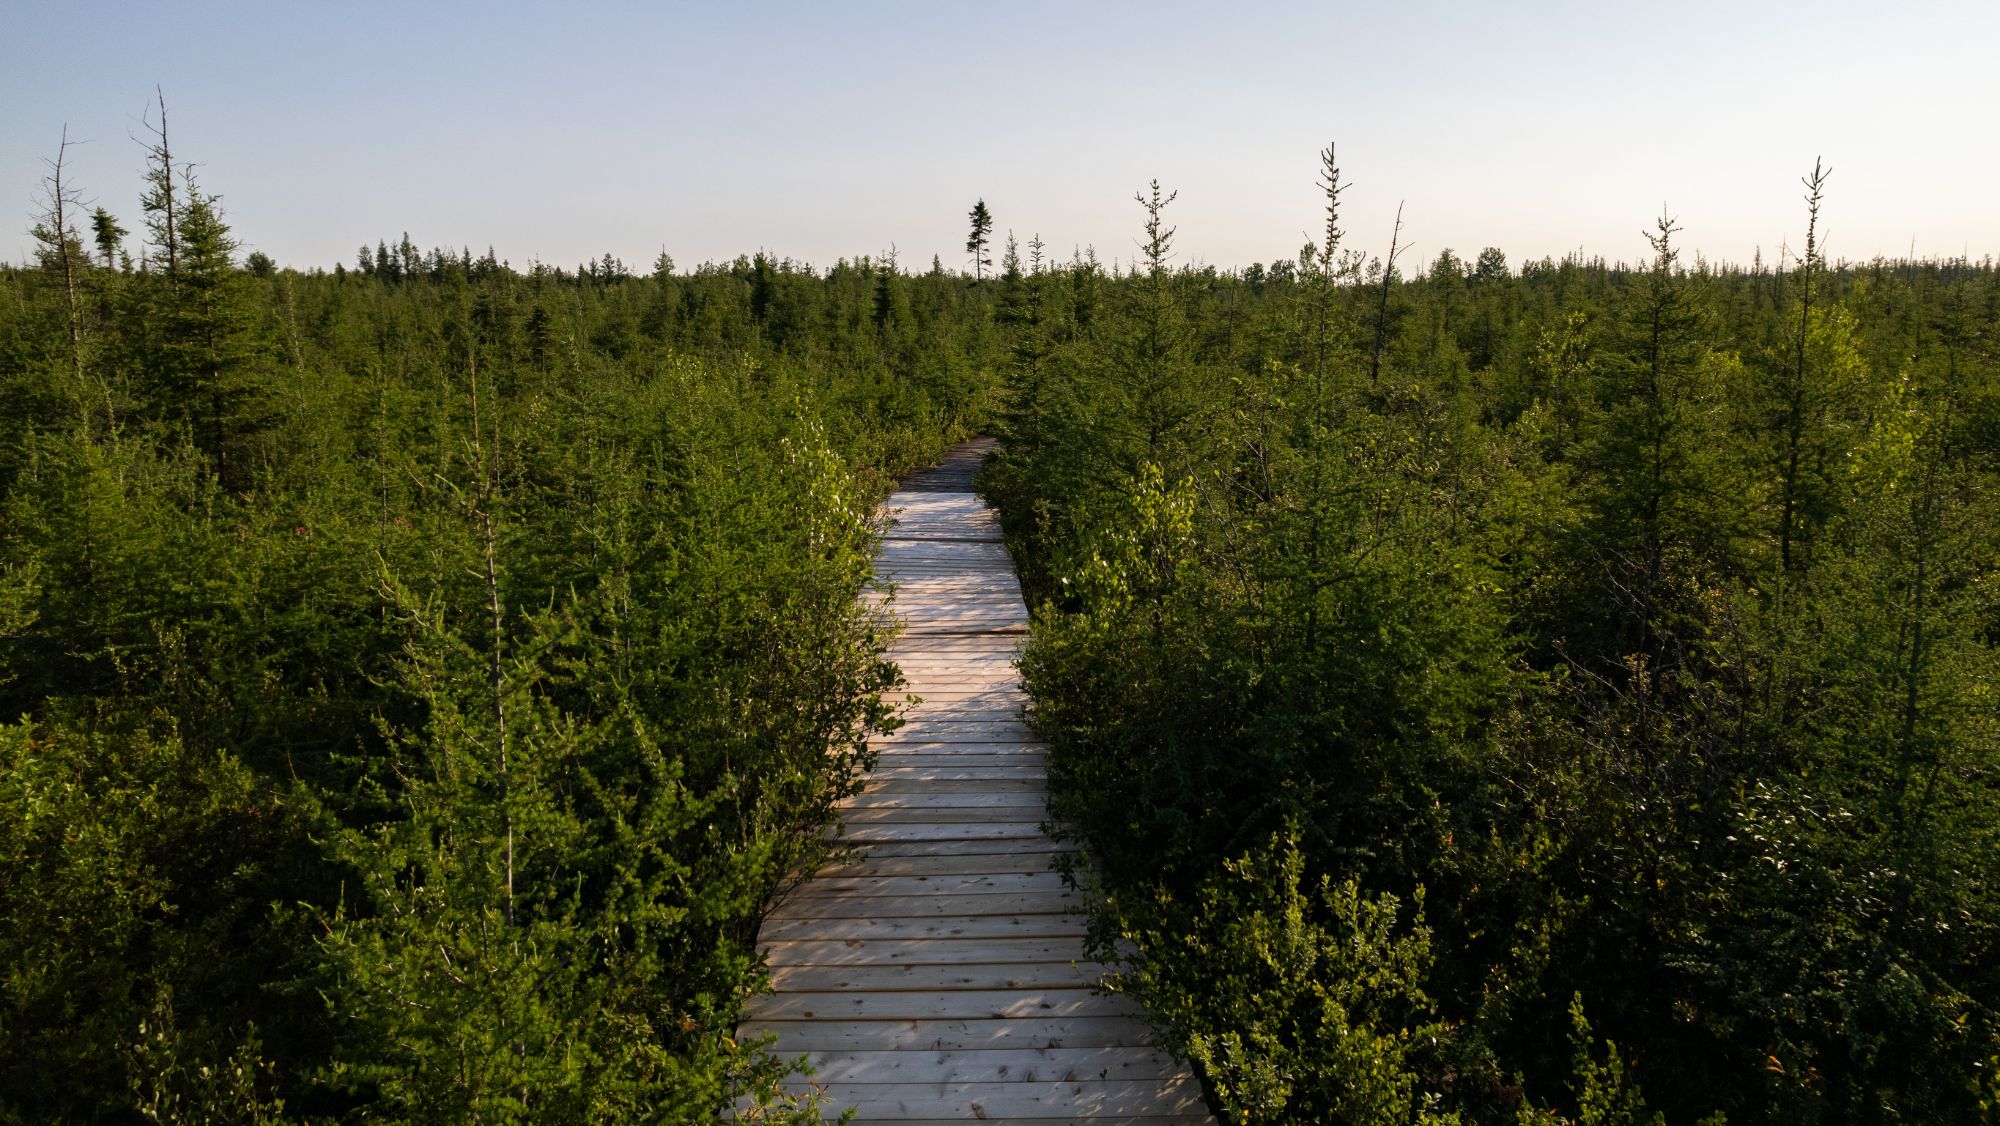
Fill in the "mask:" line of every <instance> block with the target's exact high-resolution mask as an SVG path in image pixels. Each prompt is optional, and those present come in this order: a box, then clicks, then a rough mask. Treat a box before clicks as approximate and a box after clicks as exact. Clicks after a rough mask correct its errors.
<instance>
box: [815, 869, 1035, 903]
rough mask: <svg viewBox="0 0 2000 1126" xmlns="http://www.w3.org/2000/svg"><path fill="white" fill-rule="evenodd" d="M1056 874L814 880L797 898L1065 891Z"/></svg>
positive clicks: (961, 874) (851, 877) (880, 876)
mask: <svg viewBox="0 0 2000 1126" xmlns="http://www.w3.org/2000/svg"><path fill="white" fill-rule="evenodd" d="M1063 890H1064V889H1063V884H1062V877H1060V876H1058V875H1056V874H1055V873H1054V872H1035V873H1007V872H983V873H954V874H944V873H938V874H930V873H926V874H921V875H904V876H889V875H860V876H828V875H826V874H824V873H821V874H819V875H816V876H814V877H813V878H812V879H810V880H807V881H806V882H805V883H803V884H800V885H799V886H798V887H797V888H796V889H794V890H793V892H792V895H793V896H794V897H801V896H802V897H807V898H817V897H822V896H831V895H838V896H863V895H947V894H949V895H958V894H965V893H972V892H982V893H983V892H996V891H1006V892H1030V891H1054V892H1061V891H1063Z"/></svg>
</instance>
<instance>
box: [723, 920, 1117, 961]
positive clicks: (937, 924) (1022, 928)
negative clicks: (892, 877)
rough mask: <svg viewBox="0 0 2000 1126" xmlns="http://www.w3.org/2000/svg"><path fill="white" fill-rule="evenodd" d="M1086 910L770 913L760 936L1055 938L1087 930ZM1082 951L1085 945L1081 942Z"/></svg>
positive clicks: (821, 938) (761, 938) (770, 939)
mask: <svg viewBox="0 0 2000 1126" xmlns="http://www.w3.org/2000/svg"><path fill="white" fill-rule="evenodd" d="M1083 929H1084V919H1083V916H1082V915H945V916H940V917H937V918H930V919H925V918H908V917H898V918H878V917H870V918H860V919H827V918H808V919H798V918H792V919H777V918H766V919H765V920H764V926H763V928H762V929H761V930H759V931H758V932H757V938H758V941H760V942H785V941H797V940H812V941H822V942H824V941H841V940H845V939H850V938H851V939H862V940H866V939H871V938H920V939H941V938H1053V937H1058V936H1067V937H1071V938H1074V939H1080V938H1081V937H1082V935H1083ZM1077 949H1078V956H1079V957H1081V956H1082V947H1081V946H1080V945H1079V946H1078V948H1077Z"/></svg>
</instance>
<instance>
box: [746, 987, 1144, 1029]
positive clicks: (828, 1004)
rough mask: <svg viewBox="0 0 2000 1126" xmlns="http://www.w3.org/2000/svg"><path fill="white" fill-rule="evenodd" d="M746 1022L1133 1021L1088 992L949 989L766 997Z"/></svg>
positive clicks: (1129, 1012) (753, 1003)
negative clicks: (1059, 1019)
mask: <svg viewBox="0 0 2000 1126" xmlns="http://www.w3.org/2000/svg"><path fill="white" fill-rule="evenodd" d="M743 1012H744V1015H745V1017H747V1018H748V1019H750V1020H830V1021H850V1020H974V1019H979V1020H984V1019H993V1020H1008V1019H1019V1018H1029V1017H1031V1018H1035V1019H1038V1020H1050V1019H1053V1018H1057V1017H1108V1016H1136V1015H1138V1013H1139V1006H1138V1005H1136V1004H1134V1003H1133V1002H1132V1001H1131V1000H1130V999H1129V998H1126V997H1121V996H1116V995H1112V994H1105V993H1098V992H1096V991H1094V990H1090V989H951V990H929V991H925V990H915V991H912V992H908V993H897V992H884V993H803V992H800V993H767V994H765V995H763V996H761V997H753V998H751V999H750V1003H749V1004H748V1005H746V1006H745V1007H744V1010H743Z"/></svg>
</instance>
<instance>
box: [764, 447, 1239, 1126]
mask: <svg viewBox="0 0 2000 1126" xmlns="http://www.w3.org/2000/svg"><path fill="white" fill-rule="evenodd" d="M989 448H991V443H990V442H982V443H967V444H966V445H963V446H960V447H958V448H956V449H955V450H953V451H952V452H951V454H950V455H948V456H947V458H946V459H945V462H944V464H943V465H941V466H939V467H938V468H937V469H934V470H931V471H929V472H928V473H924V474H919V475H918V476H916V477H914V478H912V479H910V480H909V481H907V482H905V484H904V487H903V488H902V489H901V490H899V491H898V492H897V493H896V494H895V495H893V496H891V497H890V498H889V500H888V502H887V508H888V512H889V515H890V516H891V517H892V518H893V520H894V524H893V525H892V527H891V528H890V530H889V533H888V535H887V537H886V539H885V540H884V542H883V544H882V548H881V551H880V554H879V555H878V557H877V560H876V575H877V579H876V581H877V583H878V584H885V585H886V584H893V596H889V595H887V594H886V593H885V592H884V591H877V592H875V593H873V594H872V595H871V597H875V598H883V599H885V600H887V601H888V603H889V605H890V607H891V608H892V609H893V610H895V611H896V612H897V614H898V616H899V617H901V618H902V619H903V621H904V623H905V625H904V632H903V634H902V636H901V638H900V639H899V640H898V642H897V644H896V646H895V648H894V649H893V650H892V651H891V654H890V655H891V657H892V658H893V659H894V660H895V661H896V662H897V663H898V664H900V665H901V666H902V668H903V671H904V675H906V676H907V677H908V678H909V681H910V684H909V691H910V692H911V693H912V694H914V695H916V696H919V697H920V698H921V702H920V703H919V704H917V705H916V706H915V707H914V708H912V709H910V711H909V712H908V713H907V719H908V722H907V723H906V724H905V725H904V726H903V727H902V728H901V729H900V730H898V731H897V732H896V733H895V734H894V735H893V736H890V737H889V738H888V739H886V740H884V741H883V742H882V743H881V744H880V746H879V749H880V751H881V761H880V762H879V764H878V765H877V767H876V769H875V772H874V773H873V774H872V775H870V777H869V780H868V784H867V787H866V789H865V790H864V791H863V792H862V793H860V794H858V795H856V796H855V797H853V798H851V799H849V800H848V801H847V802H846V803H845V805H844V806H843V807H842V820H843V822H844V824H843V825H842V826H841V827H839V828H838V829H836V830H833V832H835V833H837V834H838V835H840V836H841V837H842V838H843V839H844V840H845V841H847V842H849V843H851V844H852V845H853V846H854V847H853V850H852V851H851V853H850V854H848V855H847V856H845V857H844V858H841V859H837V860H835V861H834V862H833V863H832V864H830V865H828V866H827V867H825V868H823V869H821V870H820V871H819V872H818V873H816V874H815V875H814V876H813V877H812V878H811V879H809V880H806V881H805V882H804V883H802V884H801V885H800V886H799V887H798V888H797V890H796V891H794V892H793V893H792V894H791V895H790V896H788V897H787V898H786V899H785V900H784V901H783V902H781V903H779V904H778V905H777V906H776V907H775V908H774V909H773V910H772V912H771V914H770V915H769V916H768V917H767V918H766V920H765V922H764V927H763V931H762V935H761V941H762V944H763V949H764V952H765V955H766V956H767V958H768V959H769V962H770V965H771V967H772V975H773V978H774V981H775V984H776V987H777V992H776V993H775V994H773V995H771V996H767V997H759V998H756V999H755V1000H754V1001H752V1002H751V1004H750V1005H749V1007H748V1008H747V1009H746V1010H745V1013H744V1020H743V1025H742V1032H743V1033H744V1034H745V1035H756V1034H761V1033H767V1032H775V1033H776V1034H777V1048H776V1050H777V1051H778V1053H779V1054H780V1055H799V1054H806V1055H809V1056H810V1058H811V1061H812V1064H813V1066H814V1067H815V1069H816V1070H817V1075H816V1076H815V1081H816V1082H818V1083H821V1084H823V1085H824V1086H825V1088H826V1093H827V1096H828V1107H829V1109H830V1110H832V1111H838V1110H841V1109H844V1108H846V1107H850V1106H851V1107H855V1108H857V1109H858V1111H859V1113H858V1114H857V1115H856V1120H857V1121H861V1122H901V1123H904V1124H906V1126H909V1124H921V1123H942V1122H972V1121H987V1122H1022V1123H1035V1124H1039V1126H1052V1124H1055V1123H1079V1124H1081V1123H1090V1124H1093V1126H1105V1124H1109V1123H1130V1124H1132V1126H1141V1124H1145V1126H1165V1124H1168V1123H1176V1124H1178V1123H1207V1122H1211V1121H1212V1119H1210V1118H1209V1116H1208V1112H1207V1109H1206V1107H1205V1106H1204V1105H1203V1103H1202V1099H1201V1092H1200V1089H1199V1087H1198V1085H1197V1084H1196V1082H1195V1080H1194V1078H1193V1077H1192V1076H1191V1075H1190V1073H1189V1072H1188V1070H1187V1069H1186V1067H1184V1066H1183V1065H1181V1064H1178V1063H1176V1062H1175V1061H1174V1060H1172V1059H1170V1058H1168V1057H1167V1056H1165V1055H1163V1054H1161V1053H1159V1052H1156V1051H1153V1050H1152V1049H1151V1048H1149V1047H1148V1046H1147V1041H1148V1036H1147V1029H1146V1026H1145V1025H1144V1023H1142V1022H1141V1020H1140V1019H1139V1016H1138V1013H1137V1010H1136V1008H1135V1007H1134V1006H1133V1004H1132V1003H1131V1002H1129V1001H1127V1000H1126V999H1124V998H1122V997H1111V996H1105V995H1100V994H1096V993H1093V992H1092V990H1091V987H1092V985H1093V984H1094V983H1095V982H1096V981H1097V979H1098V976H1099V974H1100V973H1102V968H1101V967H1099V966H1095V965H1091V964H1089V963H1086V962H1084V961H1082V958H1083V944H1082V936H1083V919H1082V917H1081V916H1079V915H1075V914H1071V913H1070V912H1071V910H1072V909H1073V908H1074V907H1076V906H1077V903H1076V898H1075V893H1074V892H1071V891H1069V890H1066V889H1065V888H1064V887H1063V885H1062V881H1061V879H1060V878H1059V877H1058V876H1057V875H1056V874H1055V873H1054V872H1053V871H1051V870H1050V862H1051V861H1052V860H1053V859H1054V857H1055V853H1056V850H1057V848H1058V846H1057V845H1056V844H1055V843H1054V842H1052V841H1050V840H1049V839H1048V838H1047V837H1045V836H1043V835H1042V832H1041V829H1040V822H1041V821H1042V820H1043V818H1045V817H1046V816H1047V813H1046V810H1045V808H1044V804H1043V802H1044V797H1045V776H1044V773H1043V752H1042V746H1041V744H1039V743H1037V742H1036V741H1035V740H1034V736H1033V735H1032V734H1030V732H1029V731H1028V728H1027V727H1026V726H1025V725H1024V724H1023V723H1022V721H1021V715H1020V709H1021V705H1022V702H1023V696H1022V692H1021V684H1020V678H1019V674H1018V673H1017V672H1016V671H1015V668H1014V657H1015V654H1016V651H1017V648H1018V646H1019V644H1020V642H1021V639H1022V637H1023V635H1025V634H1026V632H1027V626H1028V614H1027V608H1026V606H1025V605H1023V603H1022V601H1021V588H1020V584H1019V582H1018V581H1017V580H1016V578H1015V576H1014V568H1013V564H1012V561H1011V560H1009V558H1008V557H1007V553H1006V551H1005V550H1004V549H1003V548H1002V546H1001V543H1000V529H999V526H998V524H997V523H996V522H995V520H994V518H993V514H992V512H991V511H990V510H989V509H987V507H986V506H985V504H984V503H983V502H982V501H980V499H979V497H978V496H977V495H976V494H974V493H973V491H972V473H973V471H974V470H975V469H976V468H977V467H978V463H979V458H980V457H981V456H982V455H983V454H984V452H985V450H986V449H989Z"/></svg>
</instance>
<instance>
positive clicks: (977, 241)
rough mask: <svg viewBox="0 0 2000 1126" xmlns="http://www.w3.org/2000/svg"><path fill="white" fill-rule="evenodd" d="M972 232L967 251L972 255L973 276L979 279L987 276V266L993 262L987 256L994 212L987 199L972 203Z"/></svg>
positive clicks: (966, 243) (967, 241)
mask: <svg viewBox="0 0 2000 1126" xmlns="http://www.w3.org/2000/svg"><path fill="white" fill-rule="evenodd" d="M970 218H971V220H972V234H971V235H969V236H968V237H967V238H966V240H965V252H966V253H967V254H970V255H972V276H973V280H975V281H978V280H982V279H984V278H985V277H986V268H987V267H988V266H991V265H992V264H993V259H992V258H990V257H988V256H987V253H986V248H987V246H988V245H989V244H990V242H991V241H992V240H991V237H990V236H991V235H992V234H993V213H992V212H991V211H988V210H987V209H986V201H985V200H984V199H981V200H980V201H979V202H978V203H975V204H973V205H972V214H971V216H970Z"/></svg>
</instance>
